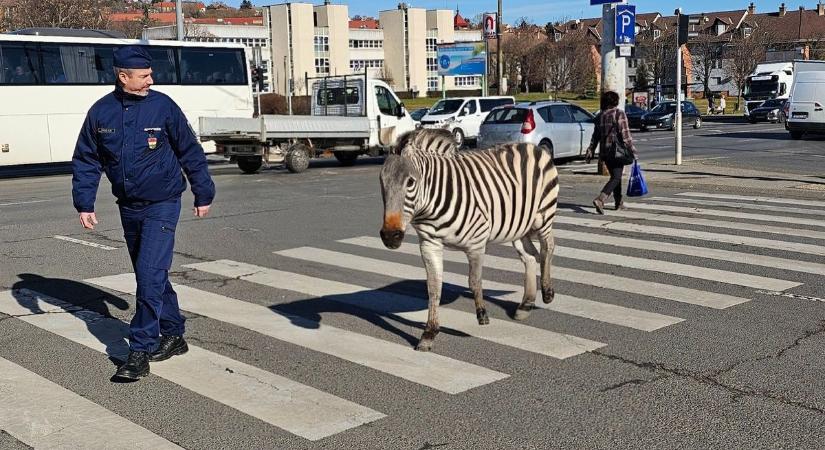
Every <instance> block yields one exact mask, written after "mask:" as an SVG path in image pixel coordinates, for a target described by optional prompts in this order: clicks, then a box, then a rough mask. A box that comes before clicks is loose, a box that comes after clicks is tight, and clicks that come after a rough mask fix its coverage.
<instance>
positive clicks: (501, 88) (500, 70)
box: [496, 0, 506, 95]
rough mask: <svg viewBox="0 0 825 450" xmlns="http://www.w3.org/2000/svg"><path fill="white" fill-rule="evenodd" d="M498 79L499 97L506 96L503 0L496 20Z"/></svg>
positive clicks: (499, 4)
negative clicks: (502, 31)
mask: <svg viewBox="0 0 825 450" xmlns="http://www.w3.org/2000/svg"><path fill="white" fill-rule="evenodd" d="M496 59H497V61H496V77H497V78H498V95H504V94H506V92H504V86H503V85H502V82H501V81H502V76H503V73H504V61H503V56H502V53H501V0H498V17H497V18H496Z"/></svg>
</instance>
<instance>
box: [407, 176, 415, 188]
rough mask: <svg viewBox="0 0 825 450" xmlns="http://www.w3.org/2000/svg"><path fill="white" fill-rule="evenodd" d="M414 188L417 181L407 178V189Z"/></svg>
mask: <svg viewBox="0 0 825 450" xmlns="http://www.w3.org/2000/svg"><path fill="white" fill-rule="evenodd" d="M413 186H415V179H413V178H412V177H410V178H407V188H412V187H413Z"/></svg>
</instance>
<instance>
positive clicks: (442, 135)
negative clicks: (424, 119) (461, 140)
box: [394, 128, 458, 158]
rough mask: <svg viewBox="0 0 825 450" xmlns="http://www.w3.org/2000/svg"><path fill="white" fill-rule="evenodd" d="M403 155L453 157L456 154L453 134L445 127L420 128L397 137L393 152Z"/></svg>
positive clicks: (456, 149)
mask: <svg viewBox="0 0 825 450" xmlns="http://www.w3.org/2000/svg"><path fill="white" fill-rule="evenodd" d="M394 153H396V154H399V155H401V156H404V157H416V156H439V157H443V158H453V157H455V156H456V155H457V154H458V148H456V145H455V139H454V138H453V134H452V133H450V132H449V131H447V130H445V129H441V128H438V129H429V128H421V129H418V130H414V131H410V132H408V133H405V134H403V135H402V136H401V137H400V138H398V143H397V145H396V146H395V152H394Z"/></svg>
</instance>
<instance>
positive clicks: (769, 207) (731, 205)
mask: <svg viewBox="0 0 825 450" xmlns="http://www.w3.org/2000/svg"><path fill="white" fill-rule="evenodd" d="M646 200H653V201H661V202H671V203H688V204H697V203H699V204H701V205H703V206H726V207H729V208H737V209H759V210H762V211H774V212H782V213H791V214H809V215H812V216H825V211H822V210H815V209H803V208H785V207H782V206H774V205H757V204H755V203H735V202H719V201H713V200H705V199H690V198H672V197H650V198H647V199H646Z"/></svg>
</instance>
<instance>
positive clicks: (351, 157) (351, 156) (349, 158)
mask: <svg viewBox="0 0 825 450" xmlns="http://www.w3.org/2000/svg"><path fill="white" fill-rule="evenodd" d="M332 154H333V155H335V159H337V160H338V162H339V163H341V165H342V166H351V165H353V164H355V160H356V159H358V153H355V152H332Z"/></svg>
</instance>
